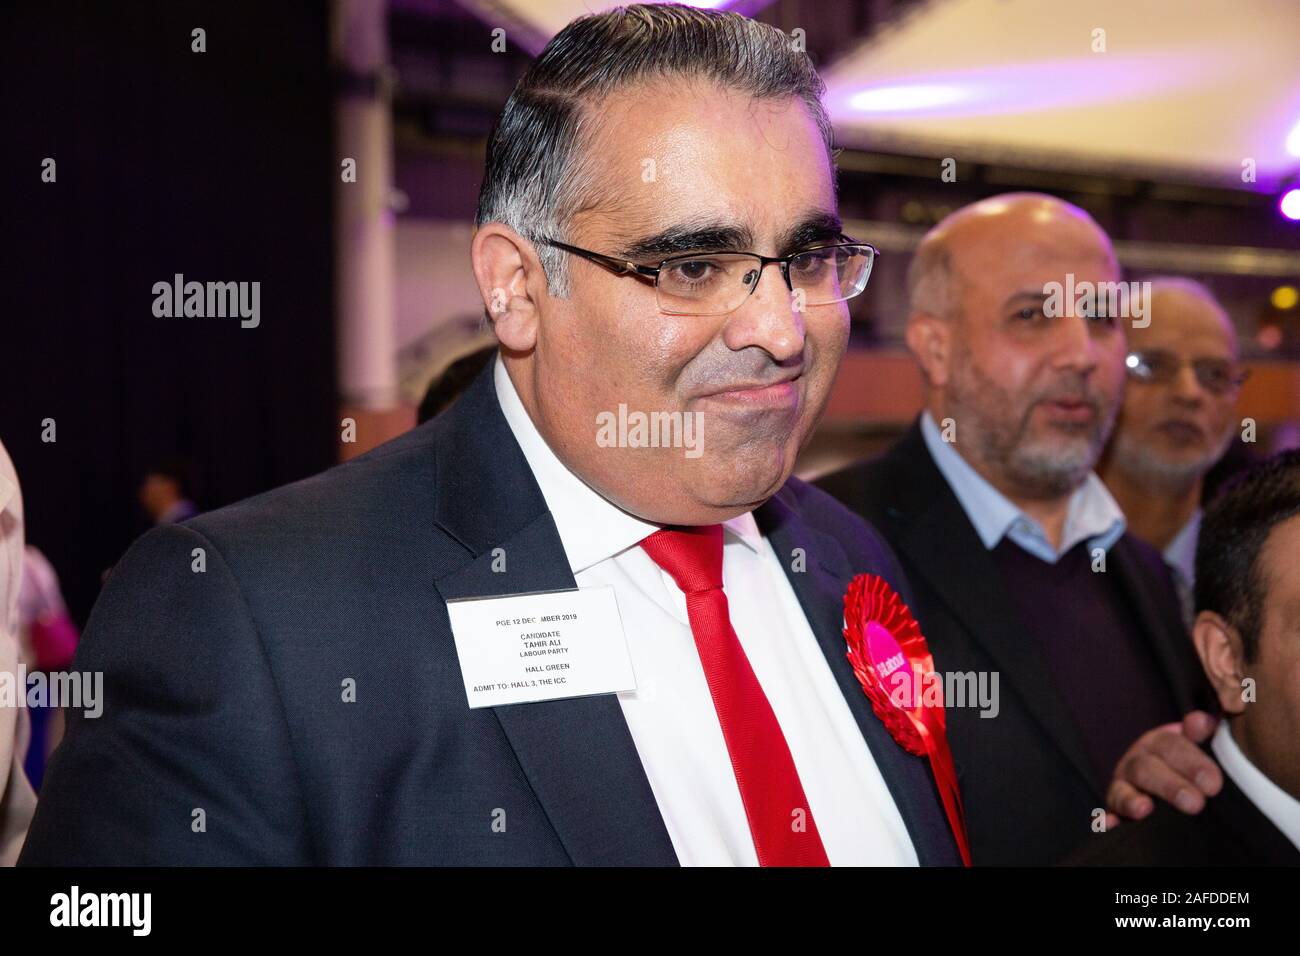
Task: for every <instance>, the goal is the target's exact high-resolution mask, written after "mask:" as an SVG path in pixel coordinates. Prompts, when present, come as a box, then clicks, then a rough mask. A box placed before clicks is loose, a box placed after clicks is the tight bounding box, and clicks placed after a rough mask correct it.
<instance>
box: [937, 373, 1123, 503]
mask: <svg viewBox="0 0 1300 956" xmlns="http://www.w3.org/2000/svg"><path fill="white" fill-rule="evenodd" d="M946 397H947V406H948V410H949V412H950V414H951V415H952V417H953V419H954V420H955V421H956V423H957V429H956V434H957V447H958V448H959V449H961V450H962V451H963V453H964V454H965V455H966V456H967V457H969V456H970V455H971V454H972V453H973V454H974V456H975V457H976V459H977V460H978V461H981V462H983V463H984V464H985V466H986V469H988V470H990V471H992V472H994V473H996V474H999V475H1001V476H1002V477H1003V479H1004V481H1005V482H1006V483H1007V484H1008V485H1009V486H1010V487H1011V488H1012V489H1014V491H1015V493H1016V494H1017V495H1019V496H1023V497H1025V498H1030V499H1035V500H1040V499H1052V498H1060V497H1063V496H1065V495H1067V494H1069V493H1070V492H1072V491H1073V490H1074V489H1075V488H1078V487H1079V486H1080V485H1081V484H1083V482H1084V480H1085V479H1087V477H1088V474H1089V472H1091V471H1092V470H1093V468H1094V467H1095V466H1096V464H1097V460H1098V458H1100V457H1101V452H1102V449H1103V448H1104V447H1105V444H1106V439H1107V437H1108V436H1109V435H1110V432H1111V429H1112V428H1113V427H1114V425H1115V418H1116V416H1117V415H1118V413H1119V401H1118V399H1113V400H1111V401H1110V402H1109V403H1108V402H1107V401H1106V399H1105V397H1104V396H1102V395H1100V394H1098V393H1097V392H1096V391H1095V390H1093V389H1090V388H1089V387H1088V382H1087V379H1086V378H1085V377H1084V376H1081V375H1069V376H1062V377H1061V378H1060V379H1058V380H1057V381H1056V382H1054V383H1053V384H1052V385H1051V386H1049V387H1047V388H1044V389H1042V390H1041V391H1040V392H1039V393H1037V394H1034V395H1031V396H1029V398H1028V399H1027V400H1026V399H1025V398H1023V397H1022V396H1018V395H1016V394H1014V393H1012V392H1010V391H1008V390H1006V389H1004V388H1002V387H1001V386H1000V385H998V383H997V382H995V381H994V380H993V379H991V378H988V377H987V376H985V375H984V373H983V372H981V371H980V370H979V369H978V368H976V367H974V366H973V365H964V366H959V367H958V368H955V369H954V370H953V376H952V380H951V381H950V383H949V385H948V389H947V396H946ZM1066 397H1068V398H1070V399H1074V400H1082V401H1085V402H1087V403H1088V404H1089V405H1091V406H1092V408H1093V412H1094V415H1093V418H1092V421H1090V422H1084V423H1079V424H1077V425H1075V424H1067V423H1061V424H1055V425H1046V426H1044V427H1043V429H1039V430H1037V431H1036V430H1035V427H1034V419H1033V414H1034V410H1035V409H1036V408H1037V407H1038V405H1039V404H1041V403H1042V402H1044V401H1055V400H1058V399H1061V398H1066Z"/></svg>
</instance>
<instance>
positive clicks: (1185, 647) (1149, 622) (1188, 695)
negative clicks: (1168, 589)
mask: <svg viewBox="0 0 1300 956" xmlns="http://www.w3.org/2000/svg"><path fill="white" fill-rule="evenodd" d="M1110 559H1111V562H1112V564H1113V565H1114V567H1115V570H1116V571H1117V572H1118V576H1119V580H1120V582H1121V584H1122V585H1123V587H1124V591H1125V594H1126V595H1127V597H1128V599H1129V603H1130V604H1131V605H1132V606H1133V608H1134V609H1135V610H1136V611H1137V615H1138V623H1139V625H1140V627H1141V629H1142V633H1143V635H1144V636H1145V637H1146V640H1147V643H1148V644H1149V645H1150V647H1151V649H1152V651H1153V652H1154V653H1155V656H1156V661H1157V663H1158V665H1159V670H1160V674H1161V676H1162V677H1163V678H1164V679H1165V681H1166V682H1167V683H1168V684H1169V689H1170V691H1171V693H1172V695H1173V700H1174V704H1175V705H1176V706H1177V707H1178V709H1179V712H1180V713H1184V714H1185V713H1187V712H1188V711H1189V710H1192V709H1194V708H1197V707H1201V708H1206V707H1211V708H1212V706H1213V705H1212V704H1211V703H1210V702H1209V701H1208V699H1204V698H1205V694H1203V693H1198V692H1197V690H1198V689H1199V688H1203V687H1206V686H1207V685H1206V681H1205V677H1204V672H1203V671H1202V670H1201V668H1200V665H1199V663H1198V662H1197V661H1196V658H1195V654H1194V652H1193V650H1192V643H1191V637H1190V635H1188V634H1187V633H1186V631H1184V630H1183V628H1182V627H1181V623H1180V626H1177V627H1170V623H1171V621H1170V619H1169V618H1168V617H1166V616H1165V615H1162V614H1161V613H1160V611H1159V609H1158V607H1157V606H1156V604H1155V602H1154V601H1153V599H1152V595H1151V589H1152V586H1153V585H1154V584H1155V583H1156V582H1153V581H1151V580H1150V578H1151V574H1150V572H1148V571H1147V570H1146V569H1145V568H1144V567H1143V566H1142V562H1141V559H1140V558H1139V557H1138V555H1137V554H1136V553H1135V552H1134V549H1133V547H1132V545H1131V543H1130V542H1129V540H1128V538H1127V536H1125V537H1123V538H1120V539H1119V541H1117V542H1116V543H1115V547H1114V548H1112V549H1111V554H1110Z"/></svg>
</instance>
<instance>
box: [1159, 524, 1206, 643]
mask: <svg viewBox="0 0 1300 956" xmlns="http://www.w3.org/2000/svg"><path fill="white" fill-rule="evenodd" d="M1200 536H1201V509H1200V508H1197V509H1196V510H1195V511H1193V512H1192V516H1191V517H1190V518H1188V519H1187V524H1185V525H1183V527H1182V529H1181V530H1180V531H1179V532H1178V534H1176V535H1174V540H1172V541H1170V542H1169V544H1168V545H1167V546H1166V547H1165V551H1164V555H1163V557H1164V559H1165V564H1167V565H1168V566H1169V571H1170V573H1171V574H1172V575H1173V578H1174V589H1175V590H1176V591H1177V592H1178V603H1179V605H1180V606H1181V609H1182V612H1183V623H1184V624H1186V625H1187V626H1188V628H1190V627H1191V626H1192V623H1193V622H1194V621H1195V620H1196V541H1197V539H1198V538H1200Z"/></svg>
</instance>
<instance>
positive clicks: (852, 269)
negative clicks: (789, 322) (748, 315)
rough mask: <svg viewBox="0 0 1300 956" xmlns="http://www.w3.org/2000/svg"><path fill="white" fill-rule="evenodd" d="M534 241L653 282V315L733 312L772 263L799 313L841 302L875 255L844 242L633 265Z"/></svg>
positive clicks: (859, 285) (858, 287)
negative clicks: (781, 251) (779, 251)
mask: <svg viewBox="0 0 1300 956" xmlns="http://www.w3.org/2000/svg"><path fill="white" fill-rule="evenodd" d="M537 241H539V242H541V243H543V244H545V245H548V246H554V247H555V248H557V249H563V250H564V251H565V252H571V253H573V254H574V255H575V256H581V257H582V258H583V259H586V260H588V261H589V262H594V263H595V264H596V265H599V266H604V267H605V268H606V269H608V270H609V271H610V272H613V273H614V274H615V275H630V276H632V277H634V278H637V279H640V280H642V281H643V282H653V283H654V287H655V294H656V296H657V298H658V300H659V311H660V312H663V313H666V314H668V315H725V314H726V313H728V312H734V311H735V310H736V309H738V308H740V306H741V305H742V304H744V301H745V300H746V299H747V298H749V296H750V295H751V294H753V292H754V290H755V289H756V288H758V280H759V278H760V277H761V276H762V274H763V269H764V268H765V267H766V266H767V265H768V264H769V263H773V262H775V263H777V264H779V265H780V267H781V277H782V278H783V279H784V280H785V285H786V288H787V289H789V290H790V294H791V295H792V296H798V300H797V301H798V304H799V306H800V308H801V309H802V308H805V307H810V306H817V305H831V304H832V303H835V302H843V301H845V300H846V299H851V298H853V297H854V296H855V295H858V294H859V293H861V292H862V290H863V289H865V288H866V287H867V279H869V278H870V277H871V266H872V263H874V262H875V259H876V256H878V255H880V253H879V252H878V251H877V249H876V247H875V246H872V245H870V244H869V243H865V242H844V243H833V244H830V245H825V246H817V247H814V248H812V249H805V250H803V251H802V252H796V253H794V254H793V255H789V256H760V255H759V254H758V253H756V252H710V253H693V254H690V255H684V256H673V257H671V258H669V259H665V260H664V261H663V262H661V263H659V265H657V266H639V265H637V264H636V263H635V262H628V261H627V260H625V259H619V258H616V257H614V256H607V255H603V254H602V253H599V252H592V251H591V250H590V249H580V248H578V247H577V246H571V245H569V244H568V243H566V242H559V241H558V240H555V239H539V240H537Z"/></svg>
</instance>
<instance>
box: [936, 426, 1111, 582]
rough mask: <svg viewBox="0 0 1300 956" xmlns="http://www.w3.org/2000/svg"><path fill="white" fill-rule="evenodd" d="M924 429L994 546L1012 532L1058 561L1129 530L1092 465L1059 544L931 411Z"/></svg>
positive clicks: (1104, 545) (947, 476)
mask: <svg viewBox="0 0 1300 956" xmlns="http://www.w3.org/2000/svg"><path fill="white" fill-rule="evenodd" d="M921 435H922V437H923V438H924V439H925V447H926V448H928V449H929V450H930V457H931V458H933V459H934V463H935V465H936V466H937V467H938V469H939V471H940V472H941V473H942V474H943V477H944V480H946V481H947V482H948V487H949V488H951V489H952V492H953V494H955V495H956V496H957V500H958V501H959V502H960V503H961V507H962V510H963V511H965V512H966V517H967V518H969V519H970V523H971V524H972V525H974V526H975V533H976V534H978V535H979V538H980V541H982V542H983V543H984V547H985V548H987V549H988V550H990V551H992V550H993V549H994V548H995V547H997V545H998V543H999V542H1000V541H1001V540H1002V539H1003V538H1010V539H1011V540H1012V541H1014V542H1015V543H1016V544H1018V545H1019V546H1020V547H1021V548H1023V549H1024V550H1025V551H1028V552H1029V553H1030V554H1032V555H1033V556H1034V557H1036V558H1038V559H1039V560H1042V561H1046V562H1047V563H1048V564H1055V563H1056V562H1057V561H1058V560H1060V557H1061V555H1063V554H1065V553H1066V552H1067V551H1069V550H1070V549H1071V548H1073V547H1074V546H1075V545H1076V544H1078V543H1079V542H1080V541H1087V542H1088V549H1089V550H1096V549H1097V548H1101V549H1102V551H1109V550H1110V548H1111V545H1113V544H1114V543H1115V542H1116V541H1118V540H1119V538H1120V536H1121V535H1122V534H1123V533H1124V528H1125V523H1124V512H1122V511H1120V508H1119V505H1118V504H1117V503H1116V501H1115V499H1114V498H1113V497H1112V496H1111V493H1110V492H1109V491H1107V490H1106V486H1105V485H1104V484H1102V481H1101V479H1100V478H1098V477H1097V475H1096V473H1095V472H1091V471H1090V472H1088V477H1087V479H1086V480H1085V481H1084V482H1083V484H1081V485H1080V486H1079V487H1078V488H1076V489H1074V493H1073V494H1072V495H1070V504H1069V507H1068V510H1067V511H1066V514H1065V527H1064V529H1063V530H1062V533H1061V547H1060V548H1059V549H1054V548H1053V547H1052V543H1051V542H1050V541H1048V539H1047V533H1046V532H1045V531H1044V530H1043V526H1042V525H1041V524H1039V523H1038V521H1037V520H1035V519H1034V518H1031V517H1030V516H1029V515H1027V514H1026V513H1025V512H1024V511H1023V510H1022V509H1021V508H1018V507H1017V506H1016V505H1014V504H1012V502H1011V501H1010V500H1009V499H1008V498H1007V496H1006V495H1004V494H1002V492H1000V491H998V490H997V489H996V488H994V487H993V486H992V485H991V484H989V482H988V480H987V479H985V478H984V476H983V475H981V474H980V473H979V472H978V471H976V470H975V469H974V468H973V467H971V465H970V463H969V462H967V461H966V459H965V458H963V457H962V456H961V455H960V454H959V453H958V452H957V449H955V448H953V446H952V445H951V444H950V443H949V442H946V441H944V440H943V437H942V436H941V435H940V434H939V426H938V425H937V424H935V421H934V417H933V416H932V415H931V414H930V413H929V412H928V411H927V412H925V413H924V414H923V415H922V416H921Z"/></svg>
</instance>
